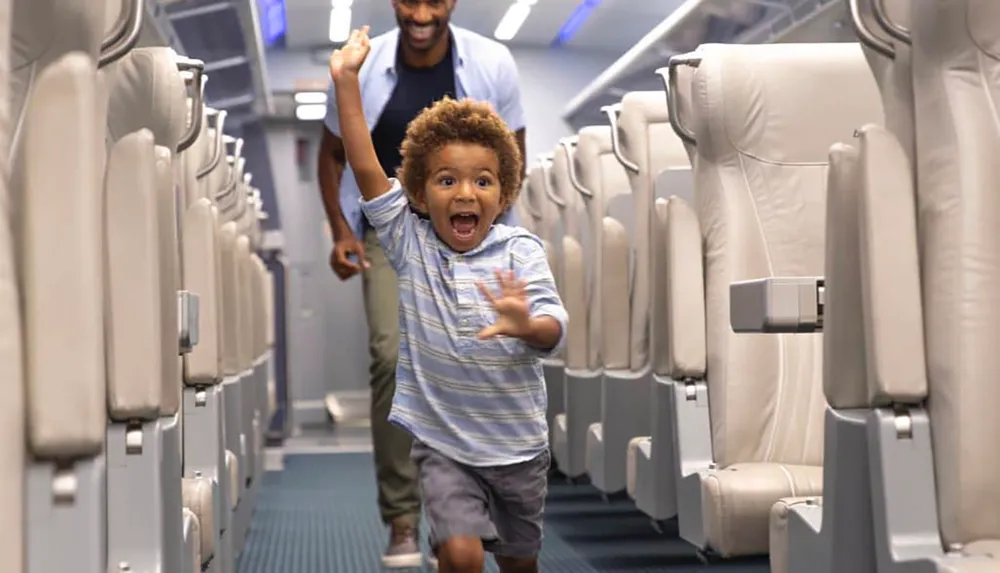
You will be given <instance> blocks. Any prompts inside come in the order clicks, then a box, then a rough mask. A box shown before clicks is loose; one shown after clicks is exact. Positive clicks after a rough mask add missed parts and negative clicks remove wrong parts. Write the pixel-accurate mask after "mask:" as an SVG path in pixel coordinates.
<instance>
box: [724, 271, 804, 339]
mask: <svg viewBox="0 0 1000 573" xmlns="http://www.w3.org/2000/svg"><path fill="white" fill-rule="evenodd" d="M729 320H730V322H731V323H732V327H733V331H734V332H766V333H772V334H775V333H796V332H821V331H822V330H823V277H768V278H763V279H753V280H748V281H739V282H734V283H732V284H730V285H729Z"/></svg>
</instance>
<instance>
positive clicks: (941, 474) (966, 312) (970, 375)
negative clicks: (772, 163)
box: [911, 0, 1000, 547]
mask: <svg viewBox="0 0 1000 573" xmlns="http://www.w3.org/2000/svg"><path fill="white" fill-rule="evenodd" d="M911 9H912V13H911V16H912V28H913V30H912V32H913V68H914V74H913V77H914V94H915V98H914V103H915V106H916V113H915V118H916V122H917V125H916V136H917V155H918V163H917V184H918V187H917V214H918V217H919V219H918V223H917V228H918V230H919V240H920V249H921V271H922V275H923V277H922V279H923V280H922V287H923V304H924V323H925V327H924V334H925V337H926V343H925V345H926V353H927V356H926V360H927V373H928V374H927V376H928V384H929V390H928V391H929V394H930V397H929V410H930V420H931V425H932V428H933V431H932V432H931V433H932V439H933V442H932V444H933V451H934V465H935V471H936V477H937V497H938V514H939V520H940V526H941V535H942V537H943V541H944V545H945V547H947V546H949V545H950V544H954V543H958V544H962V545H965V544H969V543H971V542H973V541H979V540H985V539H994V540H996V539H1000V511H997V508H1000V456H998V455H996V449H995V447H994V446H993V445H992V444H993V443H994V442H993V441H994V440H995V437H996V436H998V435H1000V416H997V415H996V412H997V409H998V407H1000V385H998V384H997V379H996V375H997V372H1000V352H997V344H998V333H997V325H998V324H1000V296H998V293H1000V264H998V261H1000V193H998V185H1000V163H998V162H997V161H996V158H997V156H998V155H1000V127H998V124H997V116H998V114H1000V107H998V103H997V102H998V97H1000V62H998V58H1000V3H997V2H990V1H988V0H955V1H952V2H942V1H934V2H914V3H912V8H911Z"/></svg>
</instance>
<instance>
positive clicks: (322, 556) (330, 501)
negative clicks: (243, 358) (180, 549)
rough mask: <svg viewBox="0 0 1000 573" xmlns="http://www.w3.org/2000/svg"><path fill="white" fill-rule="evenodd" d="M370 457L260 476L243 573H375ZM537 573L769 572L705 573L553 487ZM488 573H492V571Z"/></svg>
mask: <svg viewBox="0 0 1000 573" xmlns="http://www.w3.org/2000/svg"><path fill="white" fill-rule="evenodd" d="M374 499H375V486H374V471H373V468H372V461H371V454H368V453H361V454H313V455H289V456H286V457H285V470H284V471H283V472H281V473H269V474H267V475H266V476H265V480H264V488H263V491H262V492H261V498H260V502H259V505H258V509H257V513H256V516H255V517H254V521H253V525H252V528H251V531H250V535H249V538H248V540H247V546H246V549H245V550H244V553H243V556H242V557H241V559H240V563H239V567H238V571H239V573H381V571H382V569H381V565H380V562H379V555H380V554H381V552H382V549H383V547H384V544H385V540H386V538H385V535H386V534H385V531H384V529H383V527H382V525H381V523H380V522H379V519H378V514H377V511H376V508H375V504H374ZM545 535H546V538H545V549H544V550H543V553H542V563H541V565H542V566H541V571H542V573H654V572H656V573H695V572H709V571H726V572H729V573H767V570H768V568H767V565H766V564H763V563H761V564H746V563H742V564H728V565H721V566H718V565H717V566H712V567H708V566H705V565H702V564H701V563H699V561H698V560H697V559H696V558H695V556H694V552H693V551H692V550H691V548H690V547H689V546H688V545H687V544H685V543H684V542H682V541H680V540H679V539H677V538H676V535H674V536H671V535H670V534H669V533H668V534H666V535H659V534H657V533H655V532H654V531H653V530H652V529H651V528H650V527H649V521H648V519H647V518H646V517H645V516H643V515H642V514H640V513H639V512H637V511H636V510H635V509H634V508H633V507H632V506H631V503H630V502H628V501H625V500H622V501H612V502H611V503H609V504H605V503H604V502H603V501H601V499H600V497H599V496H598V495H597V493H596V490H594V489H593V488H591V487H589V486H569V485H564V484H561V483H558V484H553V485H552V487H551V490H550V494H549V505H548V507H547V515H546V528H545ZM487 570H488V571H489V572H490V573H496V567H495V565H494V564H493V563H492V562H491V563H490V565H489V566H488V568H487ZM401 571H403V572H406V570H401Z"/></svg>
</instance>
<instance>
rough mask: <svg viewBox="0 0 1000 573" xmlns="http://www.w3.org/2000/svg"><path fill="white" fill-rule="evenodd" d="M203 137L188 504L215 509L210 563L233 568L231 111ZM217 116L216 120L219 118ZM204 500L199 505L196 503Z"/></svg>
mask: <svg viewBox="0 0 1000 573" xmlns="http://www.w3.org/2000/svg"><path fill="white" fill-rule="evenodd" d="M205 115H206V118H208V120H209V121H206V122H203V125H202V133H201V134H200V135H199V137H198V139H197V140H195V143H194V145H193V146H192V148H191V149H190V150H188V152H186V153H184V154H182V155H181V160H182V171H183V173H184V178H185V181H186V182H187V184H186V186H185V195H186V200H185V206H184V210H185V213H184V217H183V224H184V233H183V243H182V250H183V255H184V256H183V259H184V288H185V290H187V291H189V292H193V293H196V294H197V296H198V319H199V324H198V332H197V338H198V344H197V345H196V346H194V348H192V349H191V352H190V353H188V354H186V355H185V357H184V359H185V370H184V374H185V375H184V384H185V388H184V424H185V429H186V430H185V435H184V437H185V440H184V476H185V484H184V487H185V500H186V501H187V503H189V504H191V505H192V506H197V507H201V508H203V511H205V509H206V508H211V510H212V517H213V519H212V527H209V526H206V525H205V523H204V518H202V527H201V537H202V544H203V546H206V547H210V548H211V550H209V549H204V550H203V551H202V555H201V559H202V562H203V566H206V567H209V566H210V567H212V568H213V569H218V570H219V571H228V570H231V569H232V568H233V563H234V558H233V555H232V548H231V545H232V544H231V536H230V535H228V532H229V530H230V525H231V521H232V510H233V509H234V508H235V507H236V502H237V496H238V491H237V490H235V489H234V488H233V487H232V484H233V482H234V480H233V477H232V471H233V470H234V469H236V468H235V467H234V463H235V456H234V455H233V454H232V452H229V451H228V450H227V442H226V435H225V415H224V414H225V410H224V408H223V394H222V386H221V382H222V379H223V377H222V356H223V348H224V345H223V340H222V327H221V325H222V314H221V312H222V310H221V309H222V297H223V296H224V293H223V291H222V285H221V282H222V279H221V262H220V258H221V254H220V247H219V234H220V223H219V218H218V217H219V216H218V209H217V208H216V206H215V203H214V197H215V194H216V193H217V192H218V191H219V190H221V189H222V188H223V186H224V185H225V183H226V179H227V177H228V176H229V165H228V162H227V161H226V149H225V145H224V137H225V136H224V134H223V130H224V127H225V117H226V114H225V112H216V111H214V110H206V114H205ZM213 119H214V122H213V121H212V120H213ZM196 500H197V501H196Z"/></svg>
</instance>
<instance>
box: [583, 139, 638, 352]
mask: <svg viewBox="0 0 1000 573" xmlns="http://www.w3.org/2000/svg"><path fill="white" fill-rule="evenodd" d="M573 166H574V170H573V172H574V173H575V174H576V181H577V182H578V183H579V184H580V187H579V188H578V189H577V192H578V193H580V194H581V195H582V196H583V201H584V204H585V206H586V212H587V222H586V225H587V232H586V233H585V234H582V235H581V236H582V237H583V238H584V240H585V241H586V242H585V244H584V245H582V247H583V256H584V260H585V261H587V282H588V288H587V306H588V308H589V311H588V327H589V335H588V337H587V367H588V369H593V370H596V369H599V368H627V367H628V364H629V355H628V348H629V346H628V344H629V343H628V335H629V331H628V320H629V317H628V306H627V304H628V289H629V286H628V282H629V279H628V273H627V267H628V257H627V255H626V256H625V257H624V260H622V259H621V258H620V259H619V260H618V261H609V263H611V262H613V263H615V264H618V265H624V266H625V270H624V271H623V270H621V269H619V272H617V273H615V272H613V270H612V269H609V268H605V267H604V265H603V259H604V257H603V254H604V253H605V251H606V250H607V247H606V245H605V238H606V237H605V230H606V226H605V223H606V221H605V219H606V215H607V204H608V202H609V201H610V200H613V199H614V197H616V196H618V195H621V194H622V193H628V190H629V187H628V176H627V175H626V174H625V169H624V168H623V167H622V165H621V163H619V162H618V160H617V159H616V158H615V155H614V150H613V149H612V145H611V128H610V127H609V126H590V127H585V128H583V129H582V130H580V133H579V142H578V143H577V147H576V155H575V157H574V161H573ZM609 222H610V221H609ZM615 231H618V232H616V233H615V235H614V236H613V237H611V238H610V239H609V240H610V241H612V242H613V243H614V244H615V245H616V246H617V247H619V248H621V247H622V246H623V245H624V246H625V248H626V249H627V237H625V235H624V232H623V231H621V229H616V230H615ZM606 291H609V292H612V293H615V294H616V295H617V297H618V300H622V299H624V301H625V304H626V306H625V308H624V309H621V308H618V314H617V315H611V316H609V315H608V314H604V313H603V308H604V301H605V300H606V299H607V295H606V294H605V293H606ZM608 320H612V322H608ZM605 340H607V342H608V343H609V344H611V345H612V347H611V348H604V347H603V344H604V342H605Z"/></svg>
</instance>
